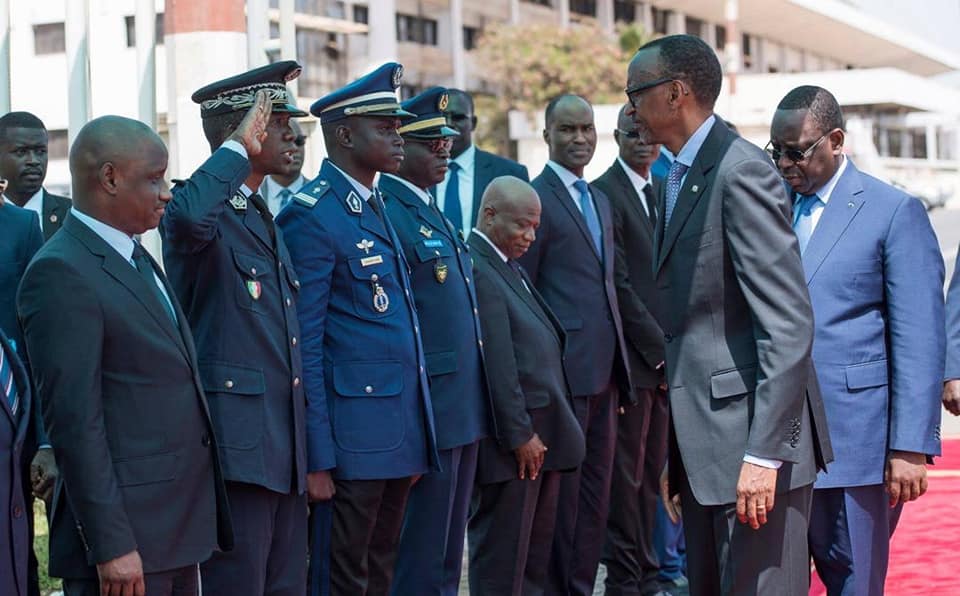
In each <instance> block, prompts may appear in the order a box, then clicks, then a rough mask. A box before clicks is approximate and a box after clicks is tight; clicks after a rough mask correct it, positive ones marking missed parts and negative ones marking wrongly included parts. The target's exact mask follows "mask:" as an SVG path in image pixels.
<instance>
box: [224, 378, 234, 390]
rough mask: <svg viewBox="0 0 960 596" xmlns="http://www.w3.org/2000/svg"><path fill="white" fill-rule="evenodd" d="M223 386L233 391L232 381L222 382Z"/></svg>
mask: <svg viewBox="0 0 960 596" xmlns="http://www.w3.org/2000/svg"><path fill="white" fill-rule="evenodd" d="M223 386H224V387H226V388H227V389H233V381H232V380H230V379H227V380H226V381H224V382H223Z"/></svg>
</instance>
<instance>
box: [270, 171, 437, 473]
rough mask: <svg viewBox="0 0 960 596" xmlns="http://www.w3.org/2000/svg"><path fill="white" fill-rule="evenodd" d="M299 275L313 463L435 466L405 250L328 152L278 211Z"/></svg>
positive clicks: (358, 467)
mask: <svg viewBox="0 0 960 596" xmlns="http://www.w3.org/2000/svg"><path fill="white" fill-rule="evenodd" d="M277 224H278V225H279V226H280V228H282V229H283V231H284V233H285V236H286V238H287V239H288V246H289V249H290V254H291V255H292V257H293V262H294V264H295V265H296V267H297V271H298V272H299V273H300V275H301V281H302V284H301V289H300V302H299V315H300V325H301V327H302V329H303V336H304V341H303V344H302V345H303V348H302V349H303V363H304V384H305V390H306V395H307V437H308V466H309V469H310V471H317V470H329V469H333V468H336V470H335V475H336V477H338V478H341V479H345V480H364V479H389V478H402V477H405V476H410V475H414V474H421V473H423V472H426V471H428V470H430V469H436V463H437V458H438V456H437V452H436V440H435V437H434V427H433V409H432V406H431V404H430V393H429V388H428V385H427V377H426V364H425V360H424V355H423V348H422V347H421V344H420V338H419V327H420V324H419V322H418V319H417V311H416V307H415V305H414V301H413V296H412V294H411V292H410V281H409V278H408V269H407V262H406V259H404V257H403V253H402V251H398V250H396V249H395V248H394V247H397V246H400V242H399V240H398V239H397V238H396V234H395V233H394V232H393V229H392V227H391V226H390V225H389V220H387V219H381V218H380V217H379V216H378V215H377V214H376V213H375V212H374V211H373V209H372V208H371V207H370V205H369V204H367V203H366V202H364V201H363V199H361V198H360V197H359V196H358V195H357V192H356V191H355V190H354V187H353V185H352V184H351V183H350V182H349V181H348V180H347V179H346V178H345V177H344V176H343V174H342V173H341V172H340V171H339V170H338V169H337V168H336V166H334V165H333V164H332V163H331V162H330V161H329V160H325V161H324V162H323V165H322V167H321V168H320V174H319V176H317V178H315V179H314V180H312V181H311V182H310V183H308V184H307V185H306V186H304V187H303V188H302V189H301V190H300V192H298V193H297V194H295V195H294V198H293V201H292V202H291V203H290V204H289V205H288V206H287V207H286V208H285V209H284V210H283V211H282V212H281V213H280V215H279V216H278V217H277Z"/></svg>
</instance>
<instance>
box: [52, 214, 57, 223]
mask: <svg viewBox="0 0 960 596" xmlns="http://www.w3.org/2000/svg"><path fill="white" fill-rule="evenodd" d="M50 223H57V214H56V213H51V214H50Z"/></svg>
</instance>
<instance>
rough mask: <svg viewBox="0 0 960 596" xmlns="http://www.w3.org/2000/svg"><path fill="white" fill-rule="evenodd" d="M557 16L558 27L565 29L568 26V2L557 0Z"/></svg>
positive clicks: (566, 0)
mask: <svg viewBox="0 0 960 596" xmlns="http://www.w3.org/2000/svg"><path fill="white" fill-rule="evenodd" d="M557 16H559V17H560V26H561V27H563V28H564V29H566V28H567V27H569V26H570V0H557Z"/></svg>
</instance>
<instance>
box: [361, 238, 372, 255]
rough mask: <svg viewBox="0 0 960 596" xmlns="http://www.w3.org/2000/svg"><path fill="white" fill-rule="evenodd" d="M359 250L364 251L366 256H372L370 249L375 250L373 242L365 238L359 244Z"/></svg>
mask: <svg viewBox="0 0 960 596" xmlns="http://www.w3.org/2000/svg"><path fill="white" fill-rule="evenodd" d="M357 248H359V249H360V250H362V251H363V252H364V254H370V249H371V248H373V240H367V239H366V238H364V239H363V240H361V241H360V242H357Z"/></svg>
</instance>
